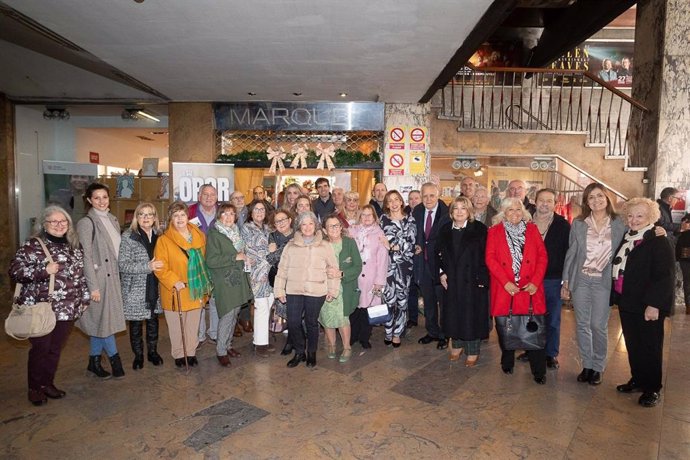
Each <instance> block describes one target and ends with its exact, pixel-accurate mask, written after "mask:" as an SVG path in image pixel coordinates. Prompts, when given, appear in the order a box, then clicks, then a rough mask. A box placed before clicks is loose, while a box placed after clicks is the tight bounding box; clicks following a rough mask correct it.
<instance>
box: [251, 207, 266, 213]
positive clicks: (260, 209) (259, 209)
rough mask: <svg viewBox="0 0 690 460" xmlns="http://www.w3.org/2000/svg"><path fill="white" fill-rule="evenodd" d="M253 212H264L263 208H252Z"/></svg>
mask: <svg viewBox="0 0 690 460" xmlns="http://www.w3.org/2000/svg"><path fill="white" fill-rule="evenodd" d="M254 212H266V210H265V209H264V208H254Z"/></svg>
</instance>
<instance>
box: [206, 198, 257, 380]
mask: <svg viewBox="0 0 690 460" xmlns="http://www.w3.org/2000/svg"><path fill="white" fill-rule="evenodd" d="M206 238H207V239H206V265H207V266H208V268H209V274H210V275H211V281H212V282H213V295H214V296H215V297H216V308H217V309H218V317H219V318H220V321H219V323H218V338H217V341H216V355H217V357H218V362H219V363H220V365H221V366H223V367H227V366H229V365H230V358H231V357H232V358H235V357H237V356H239V355H240V354H239V352H237V351H235V349H234V348H232V338H233V331H234V330H235V324H236V323H237V314H238V313H239V312H240V307H242V305H245V304H247V303H248V302H250V301H251V300H252V298H253V294H252V288H251V287H250V286H249V280H248V279H247V273H245V271H244V260H245V255H244V242H243V241H242V238H241V237H240V232H239V229H238V228H237V209H236V208H235V206H234V205H232V204H229V203H223V204H221V205H220V206H218V211H217V212H216V223H215V224H214V225H213V226H212V227H211V228H210V229H209V231H208V235H207V237H206Z"/></svg>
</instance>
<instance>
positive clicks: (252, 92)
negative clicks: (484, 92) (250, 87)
mask: <svg viewBox="0 0 690 460" xmlns="http://www.w3.org/2000/svg"><path fill="white" fill-rule="evenodd" d="M247 94H249V95H250V96H256V93H255V92H254V91H249V92H248V93H247Z"/></svg>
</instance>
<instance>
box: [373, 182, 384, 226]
mask: <svg viewBox="0 0 690 460" xmlns="http://www.w3.org/2000/svg"><path fill="white" fill-rule="evenodd" d="M387 192H388V188H387V187H386V184H384V183H382V182H377V183H376V184H374V189H373V190H372V191H371V200H369V204H370V205H372V206H373V207H374V211H376V215H377V216H378V218H379V219H380V218H381V216H382V215H383V199H384V198H385V197H386V193H387Z"/></svg>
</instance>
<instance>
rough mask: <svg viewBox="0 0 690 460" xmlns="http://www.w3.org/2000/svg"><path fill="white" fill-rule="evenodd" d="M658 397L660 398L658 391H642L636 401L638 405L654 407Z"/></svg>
mask: <svg viewBox="0 0 690 460" xmlns="http://www.w3.org/2000/svg"><path fill="white" fill-rule="evenodd" d="M659 398H661V395H660V394H659V393H658V392H656V391H645V392H644V393H642V396H640V399H638V400H637V402H638V403H639V404H640V406H644V407H654V406H656V405H657V404H659Z"/></svg>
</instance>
